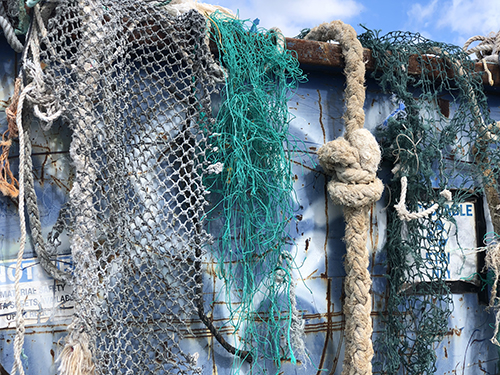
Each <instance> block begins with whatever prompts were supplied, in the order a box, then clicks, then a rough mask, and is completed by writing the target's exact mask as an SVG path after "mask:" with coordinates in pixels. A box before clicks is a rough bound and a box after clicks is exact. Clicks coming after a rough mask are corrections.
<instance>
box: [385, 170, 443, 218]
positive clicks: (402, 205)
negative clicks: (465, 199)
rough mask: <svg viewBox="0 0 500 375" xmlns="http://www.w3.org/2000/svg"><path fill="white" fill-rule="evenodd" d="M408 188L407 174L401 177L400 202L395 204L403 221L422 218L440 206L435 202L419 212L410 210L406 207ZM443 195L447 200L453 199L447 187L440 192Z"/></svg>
mask: <svg viewBox="0 0 500 375" xmlns="http://www.w3.org/2000/svg"><path fill="white" fill-rule="evenodd" d="M407 189H408V178H407V177H406V176H403V177H401V196H400V198H399V203H398V204H396V205H394V208H395V209H396V212H397V213H398V216H399V219H400V220H403V221H410V220H415V219H421V218H424V217H427V216H429V215H432V214H433V213H434V212H436V210H437V209H438V208H439V203H434V204H433V205H432V206H430V207H429V208H427V209H425V210H423V211H418V212H410V211H408V209H407V208H406V191H407ZM439 195H441V196H442V197H444V198H445V199H446V200H447V201H451V200H453V197H452V195H451V191H449V190H447V189H445V190H443V191H442V192H441V193H439Z"/></svg>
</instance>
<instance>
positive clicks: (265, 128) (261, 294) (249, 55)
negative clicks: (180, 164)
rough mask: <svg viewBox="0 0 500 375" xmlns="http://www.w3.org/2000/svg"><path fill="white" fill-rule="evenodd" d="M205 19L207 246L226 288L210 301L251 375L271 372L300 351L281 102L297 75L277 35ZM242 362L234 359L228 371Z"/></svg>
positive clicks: (289, 147)
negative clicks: (208, 64) (217, 81)
mask: <svg viewBox="0 0 500 375" xmlns="http://www.w3.org/2000/svg"><path fill="white" fill-rule="evenodd" d="M208 19H209V21H210V27H211V30H212V32H211V41H212V42H213V43H215V44H216V46H217V50H218V58H219V61H220V65H221V66H222V67H223V69H224V85H223V86H222V88H221V98H222V99H221V102H220V105H219V108H218V114H217V119H216V122H215V124H214V125H213V126H212V128H211V135H210V144H211V151H210V152H209V154H208V157H209V160H210V162H211V165H212V166H218V168H219V170H218V171H216V172H214V173H212V174H211V175H209V176H208V177H207V178H206V180H205V185H206V186H207V188H208V190H209V191H210V192H211V194H210V196H209V201H210V202H211V209H210V211H209V212H208V214H207V220H208V222H209V226H210V229H209V231H210V233H211V234H212V235H213V236H214V243H213V245H212V246H211V249H210V250H211V252H212V254H213V255H214V256H215V258H216V260H217V270H216V273H217V276H218V277H219V278H221V279H222V280H223V281H224V285H225V290H223V291H220V292H219V295H218V296H217V297H218V298H219V299H223V300H224V299H225V300H226V302H227V304H226V306H227V309H228V310H229V320H228V322H227V324H226V326H227V327H230V331H231V333H234V335H233V338H236V337H239V339H235V341H234V342H232V344H233V345H234V346H235V347H236V349H237V350H238V351H245V352H248V353H249V356H251V358H252V359H253V361H252V364H251V366H252V368H253V370H254V371H256V372H255V373H261V371H266V372H265V373H268V372H267V371H269V373H273V371H276V373H278V372H279V370H280V367H281V361H282V360H291V361H292V363H295V362H296V361H297V358H299V357H301V356H303V355H304V353H305V351H304V344H303V342H302V338H301V335H302V333H303V328H304V324H303V321H302V319H301V317H300V315H299V314H298V311H297V309H296V302H295V289H294V288H295V283H294V280H293V277H292V272H293V269H294V268H295V265H294V260H293V259H294V254H293V251H294V244H293V240H292V238H290V235H289V234H288V228H289V226H290V222H291V221H292V220H293V218H294V210H295V209H296V208H295V207H294V199H293V198H294V197H293V182H294V175H293V174H292V171H291V162H290V153H291V151H293V149H294V147H295V146H294V144H293V142H291V141H290V139H291V137H290V134H289V132H288V127H289V121H290V120H291V119H290V116H289V113H288V106H287V101H288V100H289V98H290V95H291V94H292V92H293V90H294V89H295V88H296V85H297V82H298V81H299V80H302V79H303V75H302V71H301V70H300V69H299V63H298V61H297V59H296V58H295V57H294V56H293V55H292V53H291V52H290V51H288V50H286V48H284V45H283V44H281V43H282V42H284V39H283V37H282V36H281V34H280V33H278V32H275V31H273V30H270V31H265V30H261V29H257V28H256V26H255V25H254V24H252V23H250V22H245V21H241V20H236V19H233V18H231V17H228V16H226V15H223V14H221V13H218V12H216V13H214V14H212V15H210V16H209V17H208ZM247 359H248V358H247ZM241 365H242V362H241V361H239V360H238V359H236V361H235V364H234V369H233V371H234V372H237V371H238V370H239V368H240V366H241ZM268 365H269V366H270V367H269V368H268ZM266 368H268V369H267V370H265V369H266ZM272 369H274V370H272Z"/></svg>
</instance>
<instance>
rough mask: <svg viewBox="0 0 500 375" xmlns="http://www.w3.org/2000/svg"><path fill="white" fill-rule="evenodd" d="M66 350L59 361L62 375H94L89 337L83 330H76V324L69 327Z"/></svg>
mask: <svg viewBox="0 0 500 375" xmlns="http://www.w3.org/2000/svg"><path fill="white" fill-rule="evenodd" d="M68 331H69V334H68V336H67V337H66V343H65V345H64V349H63V350H62V351H61V354H60V355H59V358H58V359H57V361H58V362H59V363H60V364H59V368H58V371H59V374H60V375H93V374H94V363H93V362H92V353H91V351H90V349H89V342H90V341H89V336H88V334H86V333H85V332H84V330H83V329H80V330H76V327H75V324H71V325H70V326H69V327H68Z"/></svg>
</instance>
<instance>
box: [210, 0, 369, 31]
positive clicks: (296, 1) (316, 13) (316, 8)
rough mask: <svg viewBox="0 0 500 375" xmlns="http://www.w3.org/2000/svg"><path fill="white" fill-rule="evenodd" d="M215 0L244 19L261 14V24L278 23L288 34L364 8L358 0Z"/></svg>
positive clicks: (340, 17)
mask: <svg viewBox="0 0 500 375" xmlns="http://www.w3.org/2000/svg"><path fill="white" fill-rule="evenodd" d="M212 3H217V4H218V5H222V6H225V7H226V8H229V9H231V10H233V11H234V12H236V10H238V9H239V10H240V12H239V15H240V18H242V19H248V18H249V19H252V20H253V19H254V18H259V19H260V24H259V26H262V27H265V28H267V29H269V28H271V27H274V26H276V27H279V28H280V29H281V31H282V32H283V34H285V35H286V36H295V35H297V34H298V33H299V32H300V30H301V29H303V28H306V27H309V28H312V27H314V26H317V25H319V24H320V23H323V22H330V21H333V20H337V19H341V20H343V21H346V22H347V20H348V19H349V18H352V17H354V16H356V15H358V14H359V13H361V12H362V11H363V9H364V8H363V5H361V3H359V2H358V1H356V0H344V1H342V0H328V1H325V0H307V1H304V0H253V1H244V0H239V1H229V0H219V1H214V2H212Z"/></svg>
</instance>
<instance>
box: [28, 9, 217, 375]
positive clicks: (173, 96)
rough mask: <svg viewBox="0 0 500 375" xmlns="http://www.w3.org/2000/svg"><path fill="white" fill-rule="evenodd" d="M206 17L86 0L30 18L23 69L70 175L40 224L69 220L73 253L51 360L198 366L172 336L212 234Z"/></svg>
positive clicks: (192, 302) (179, 368)
mask: <svg viewBox="0 0 500 375" xmlns="http://www.w3.org/2000/svg"><path fill="white" fill-rule="evenodd" d="M205 27H206V23H205V19H204V17H203V16H202V15H200V14H199V13H198V12H196V11H190V12H187V13H185V14H183V15H181V16H179V17H178V18H176V17H172V16H169V15H168V14H166V12H165V11H162V9H161V8H160V7H158V6H157V5H156V4H154V3H146V2H136V1H128V0H125V1H121V2H113V1H99V2H97V1H92V0H87V1H67V2H64V3H61V4H58V6H57V7H53V11H52V14H50V17H48V22H46V24H45V28H46V30H44V26H43V24H38V25H37V26H35V27H34V28H33V29H32V30H31V32H32V33H37V35H38V38H39V40H38V42H37V43H35V44H36V45H38V46H39V47H40V48H39V52H38V51H36V47H35V48H32V50H31V52H32V57H30V58H31V59H32V60H34V65H35V67H34V68H33V69H32V76H33V80H34V81H36V80H37V78H36V76H37V75H38V76H40V77H41V78H42V81H43V86H44V89H45V95H44V96H43V97H44V98H47V97H48V96H49V97H51V98H52V101H51V102H50V103H48V102H47V101H45V102H42V101H40V104H39V112H42V113H43V114H44V115H46V116H48V117H50V115H48V112H50V113H52V114H54V113H55V114H60V117H59V119H58V120H57V121H62V123H63V124H64V125H65V126H69V127H70V129H71V130H72V141H71V146H70V155H71V159H72V162H73V164H74V174H75V175H74V181H73V186H72V189H71V192H70V199H69V203H68V207H67V208H66V209H65V219H64V220H60V221H59V224H62V225H58V226H56V228H55V231H53V233H52V234H51V236H50V238H57V237H58V234H59V232H61V231H62V230H66V231H68V232H69V234H70V238H71V240H70V243H71V252H72V256H73V265H74V270H73V273H74V277H73V279H72V284H73V288H74V298H75V306H76V313H75V317H74V319H73V323H72V324H71V326H70V334H69V336H68V338H67V345H66V348H65V350H64V351H63V354H62V356H61V373H72V371H73V370H72V369H76V368H80V369H82V371H83V370H85V371H87V372H88V373H91V372H92V371H93V367H94V366H95V373H96V374H122V373H127V374H145V373H148V374H153V373H154V374H167V373H168V374H187V373H193V372H198V371H200V370H199V369H197V365H196V358H195V357H194V356H193V355H191V354H189V353H186V352H184V351H183V350H182V349H181V344H180V343H181V340H182V338H183V332H185V331H186V330H187V329H188V324H187V321H188V320H189V319H190V318H191V317H192V316H193V314H196V313H197V309H198V305H199V304H200V303H202V301H201V300H200V298H201V280H202V279H201V256H202V245H204V244H205V243H206V242H207V240H208V239H209V236H208V235H207V233H206V232H205V231H204V229H203V228H202V225H201V219H202V216H203V214H204V207H205V205H206V200H205V195H206V191H205V190H204V187H203V184H202V177H203V174H204V171H205V170H206V169H207V168H208V167H209V165H208V163H207V162H206V160H205V151H206V149H207V147H208V146H207V124H208V122H209V121H213V120H211V119H212V116H211V104H210V96H211V94H212V93H213V92H214V85H213V79H212V78H211V77H212V75H211V72H210V71H209V70H210V69H209V66H210V61H211V56H210V54H209V50H208V47H207V45H206V43H205V36H206V32H205ZM31 37H33V35H32V36H31ZM38 53H39V57H38V56H37V54H38ZM37 60H39V62H38V61H37ZM38 63H39V64H40V66H41V67H43V71H42V70H41V69H39V68H38V67H37V66H36V65H37V64H38ZM47 93H52V96H50V95H48V96H47ZM34 96H35V95H34ZM33 99H34V102H35V103H36V98H33ZM56 110H60V111H61V113H57V112H56ZM44 111H45V112H44ZM35 114H36V111H35ZM42 118H43V117H42ZM49 123H50V121H49ZM65 223H66V224H65ZM49 250H50V247H49ZM51 251H52V252H54V251H55V248H54V247H52V250H51ZM52 255H54V254H52ZM89 351H90V352H89ZM89 353H90V354H89ZM90 356H91V357H92V359H91V360H89V358H90ZM82 358H83V359H82ZM86 360H87V362H85V361H86ZM77 362H79V363H77ZM75 366H76V367H75ZM87 372H84V373H87Z"/></svg>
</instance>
